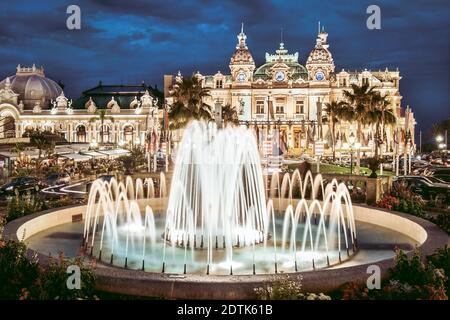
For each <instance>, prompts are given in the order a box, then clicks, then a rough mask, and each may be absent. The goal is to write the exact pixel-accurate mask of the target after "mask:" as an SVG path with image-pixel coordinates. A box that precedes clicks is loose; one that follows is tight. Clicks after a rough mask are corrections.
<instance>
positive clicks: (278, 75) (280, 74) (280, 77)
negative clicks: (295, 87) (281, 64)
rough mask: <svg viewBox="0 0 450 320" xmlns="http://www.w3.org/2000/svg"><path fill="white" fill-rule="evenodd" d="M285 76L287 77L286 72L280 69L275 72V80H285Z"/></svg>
mask: <svg viewBox="0 0 450 320" xmlns="http://www.w3.org/2000/svg"><path fill="white" fill-rule="evenodd" d="M284 78H285V76H284V72H282V71H278V72H277V73H276V74H275V80H277V81H283V80H284Z"/></svg>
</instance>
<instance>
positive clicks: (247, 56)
mask: <svg viewBox="0 0 450 320" xmlns="http://www.w3.org/2000/svg"><path fill="white" fill-rule="evenodd" d="M237 37H238V40H239V42H238V44H237V46H236V51H235V52H234V54H233V55H232V56H231V61H230V64H251V65H254V64H255V61H254V60H253V57H252V55H251V53H250V51H249V50H248V47H247V44H246V43H245V40H247V36H246V35H245V33H244V26H243V25H242V28H241V33H239V34H238V36H237Z"/></svg>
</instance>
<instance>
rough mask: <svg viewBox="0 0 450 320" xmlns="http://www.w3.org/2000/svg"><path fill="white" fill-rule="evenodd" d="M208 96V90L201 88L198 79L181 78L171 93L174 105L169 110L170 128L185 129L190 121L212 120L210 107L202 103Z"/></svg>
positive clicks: (193, 77) (194, 77) (195, 77)
mask: <svg viewBox="0 0 450 320" xmlns="http://www.w3.org/2000/svg"><path fill="white" fill-rule="evenodd" d="M209 96H210V94H209V90H208V89H206V88H203V87H202V83H201V80H200V78H199V77H197V76H192V77H191V78H183V79H182V80H181V81H180V82H179V83H177V85H176V86H175V87H174V90H173V92H172V97H173V99H174V103H173V104H172V105H171V107H170V110H169V118H170V119H171V127H172V128H174V129H178V128H182V127H185V126H186V125H187V123H188V122H189V121H190V120H192V119H195V120H201V119H202V120H206V121H211V120H213V114H212V111H211V106H209V105H208V104H206V103H205V102H204V99H205V98H207V97H209Z"/></svg>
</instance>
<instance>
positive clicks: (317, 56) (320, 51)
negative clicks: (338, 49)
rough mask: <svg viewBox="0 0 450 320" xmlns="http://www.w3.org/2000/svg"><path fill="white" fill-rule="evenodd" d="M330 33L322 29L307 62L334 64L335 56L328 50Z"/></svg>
mask: <svg viewBox="0 0 450 320" xmlns="http://www.w3.org/2000/svg"><path fill="white" fill-rule="evenodd" d="M327 37H328V34H327V33H326V32H325V31H322V32H320V33H319V35H318V36H317V40H316V46H315V47H314V49H313V50H312V51H311V53H310V54H309V57H308V60H307V61H306V64H332V63H333V56H332V55H331V52H330V51H329V50H328V48H329V45H328V44H327Z"/></svg>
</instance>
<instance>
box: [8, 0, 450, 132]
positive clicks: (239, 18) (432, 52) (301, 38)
mask: <svg viewBox="0 0 450 320" xmlns="http://www.w3.org/2000/svg"><path fill="white" fill-rule="evenodd" d="M372 2H373V1H371V0H361V1H357V2H355V1H351V0H342V1H334V0H323V1H320V2H318V1H314V0H306V1H297V0H292V1H287V0H270V1H269V0H245V1H242V0H227V1H223V0H198V1H189V0H167V1H159V0H158V1H156V0H127V1H123V0H91V1H88V0H80V1H78V3H79V6H80V7H81V13H82V29H81V30H79V31H69V30H67V28H66V27H65V22H66V18H67V14H66V7H67V6H68V5H69V4H72V1H69V0H64V1H62V2H60V1H58V2H57V3H55V1H50V0H42V1H39V2H37V1H32V0H19V1H9V2H8V4H7V5H6V1H3V2H2V3H1V4H0V41H1V43H2V46H1V47H0V61H2V63H1V64H0V77H1V78H3V77H6V76H7V75H10V74H12V73H14V72H15V66H16V65H17V64H19V63H20V64H32V63H33V62H35V63H37V64H43V65H44V67H45V68H46V74H47V75H48V76H50V77H52V78H54V79H55V80H57V81H58V80H62V81H63V82H64V83H65V84H66V91H67V94H68V95H70V96H71V97H73V98H76V97H78V96H79V95H80V94H81V92H82V91H83V90H86V89H88V88H89V87H92V86H94V85H96V84H97V82H98V81H99V80H103V81H104V82H105V83H106V82H110V83H120V82H124V83H125V82H130V83H131V82H134V83H139V82H141V81H142V80H145V81H146V82H147V83H151V84H159V86H161V84H162V79H163V78H162V76H163V74H167V73H175V72H177V71H178V69H181V71H182V72H183V73H184V74H191V73H192V72H195V71H197V70H200V71H201V72H202V73H203V74H207V73H215V72H217V70H221V71H222V72H228V71H229V69H228V64H229V59H230V56H231V55H232V53H233V52H234V50H235V45H236V42H237V39H236V35H237V34H238V33H239V31H240V26H241V22H244V24H245V27H244V29H245V32H246V34H247V36H248V38H247V43H248V46H249V48H250V50H251V52H252V55H253V57H254V59H255V61H256V62H257V64H261V63H263V62H264V53H265V52H270V53H273V52H274V51H275V50H276V49H277V48H278V45H279V42H280V30H281V28H283V41H284V42H285V46H286V48H288V49H289V51H290V52H296V51H298V52H299V56H300V61H301V62H302V63H305V61H306V59H307V57H308V55H309V53H310V51H311V49H312V48H313V47H314V44H315V37H316V34H317V22H318V21H321V23H322V25H325V27H326V30H327V31H328V32H329V43H330V49H331V51H332V53H333V57H334V59H335V64H336V69H337V70H340V69H342V68H345V69H351V70H354V69H364V68H368V69H378V68H380V69H384V68H385V67H389V68H391V69H393V68H396V67H399V69H400V71H401V74H402V76H403V79H402V81H401V93H402V96H403V102H404V103H405V104H410V105H411V106H412V108H413V110H414V111H415V114H416V117H417V118H418V121H419V125H420V127H421V128H426V127H427V126H429V125H430V124H431V123H432V122H433V121H437V120H440V119H442V118H443V117H446V116H448V115H449V114H450V111H449V109H448V107H447V106H448V90H447V88H448V87H449V85H450V79H449V77H448V70H449V65H450V58H449V57H450V52H449V51H450V50H449V44H448V39H449V38H450V22H449V20H448V18H447V15H448V9H449V5H450V4H448V3H447V2H442V1H438V0H430V1H426V2H425V1H422V2H416V1H407V0H395V1H393V0H389V1H383V3H382V4H380V7H381V10H382V11H381V12H382V30H379V31H370V30H368V29H367V28H366V25H365V23H366V19H367V16H368V15H367V14H366V8H367V6H368V5H370V4H372ZM430 111H431V112H430Z"/></svg>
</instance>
